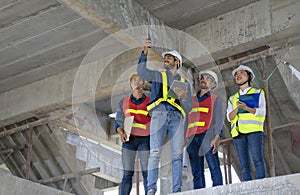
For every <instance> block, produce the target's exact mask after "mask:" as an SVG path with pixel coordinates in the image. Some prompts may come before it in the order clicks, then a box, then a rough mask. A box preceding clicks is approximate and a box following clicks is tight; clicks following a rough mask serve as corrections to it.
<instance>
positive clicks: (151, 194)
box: [147, 189, 155, 195]
mask: <svg viewBox="0 0 300 195" xmlns="http://www.w3.org/2000/svg"><path fill="white" fill-rule="evenodd" d="M147 195H155V191H154V190H153V189H151V190H148V192H147Z"/></svg>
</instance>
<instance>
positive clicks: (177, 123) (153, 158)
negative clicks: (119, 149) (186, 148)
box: [148, 109, 184, 192]
mask: <svg viewBox="0 0 300 195" xmlns="http://www.w3.org/2000/svg"><path fill="white" fill-rule="evenodd" d="M183 125H184V120H183V117H182V115H181V113H180V112H178V111H159V110H158V109H156V110H155V111H153V112H152V118H151V123H150V156H149V164H148V190H150V189H153V190H155V191H157V185H156V182H157V179H158V165H159V159H160V155H161V151H162V146H163V144H164V141H165V137H166V135H167V134H168V138H169V142H170V145H171V157H172V184H173V185H172V191H173V192H180V191H181V184H182V182H181V177H182V152H183V144H184V127H183Z"/></svg>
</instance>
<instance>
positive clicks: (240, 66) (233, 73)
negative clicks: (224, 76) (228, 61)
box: [232, 64, 255, 81]
mask: <svg viewBox="0 0 300 195" xmlns="http://www.w3.org/2000/svg"><path fill="white" fill-rule="evenodd" d="M239 70H247V71H248V72H250V73H251V74H252V79H251V81H253V80H254V78H255V75H254V73H253V71H252V69H251V68H250V67H249V66H245V65H242V64H241V65H239V67H237V68H236V69H234V70H233V71H232V76H233V77H234V76H235V73H236V72H237V71H239Z"/></svg>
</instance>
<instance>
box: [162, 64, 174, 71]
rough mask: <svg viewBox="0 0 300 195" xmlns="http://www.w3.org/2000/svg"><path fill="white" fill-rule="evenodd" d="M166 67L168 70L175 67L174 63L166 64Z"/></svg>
mask: <svg viewBox="0 0 300 195" xmlns="http://www.w3.org/2000/svg"><path fill="white" fill-rule="evenodd" d="M164 68H165V69H166V70H172V69H174V65H172V64H164Z"/></svg>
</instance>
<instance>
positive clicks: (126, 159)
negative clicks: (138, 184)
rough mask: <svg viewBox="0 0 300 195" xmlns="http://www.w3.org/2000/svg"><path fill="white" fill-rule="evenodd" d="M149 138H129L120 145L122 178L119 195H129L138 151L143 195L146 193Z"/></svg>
mask: <svg viewBox="0 0 300 195" xmlns="http://www.w3.org/2000/svg"><path fill="white" fill-rule="evenodd" d="M149 141H150V139H149V136H131V137H130V138H129V141H128V142H125V143H123V144H122V163H123V169H124V170H123V178H122V183H121V187H120V188H121V189H120V192H121V195H129V194H130V191H131V188H132V177H133V175H134V165H135V156H136V152H137V151H138V155H139V159H140V164H141V170H142V175H143V179H144V180H143V184H144V189H145V194H146V193H147V175H148V173H147V167H148V158H149V149H150V145H149Z"/></svg>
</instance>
